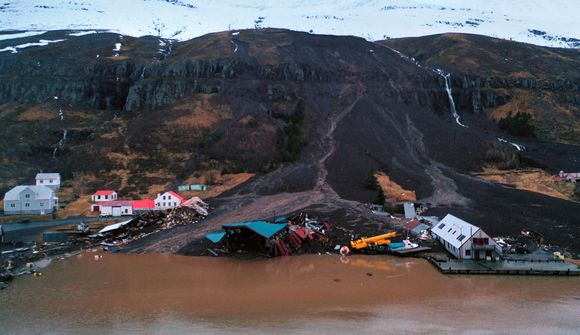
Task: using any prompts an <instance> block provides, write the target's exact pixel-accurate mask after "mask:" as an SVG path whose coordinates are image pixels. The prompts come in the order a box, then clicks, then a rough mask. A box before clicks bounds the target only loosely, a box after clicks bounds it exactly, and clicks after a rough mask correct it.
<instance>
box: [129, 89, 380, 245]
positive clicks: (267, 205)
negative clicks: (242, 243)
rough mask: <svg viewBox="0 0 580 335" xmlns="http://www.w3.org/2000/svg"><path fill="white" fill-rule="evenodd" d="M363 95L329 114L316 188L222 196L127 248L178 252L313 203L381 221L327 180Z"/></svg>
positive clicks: (256, 186)
mask: <svg viewBox="0 0 580 335" xmlns="http://www.w3.org/2000/svg"><path fill="white" fill-rule="evenodd" d="M341 96H342V94H341ZM363 96H364V93H363V91H362V90H361V89H360V87H359V88H358V89H357V94H356V98H355V100H354V102H352V103H351V104H349V105H348V106H346V107H345V108H343V109H342V110H340V111H339V112H338V113H335V114H334V115H332V116H331V117H330V119H329V122H328V123H327V127H328V128H327V129H326V131H325V136H324V148H323V150H322V151H321V152H320V154H319V157H320V158H318V159H317V160H316V162H317V163H316V164H315V167H316V169H317V170H318V171H317V172H318V173H317V180H316V183H315V186H314V188H313V189H311V190H308V191H304V192H293V193H290V192H282V193H278V194H274V195H259V194H257V193H256V192H255V191H254V192H251V193H249V194H240V192H238V193H237V194H234V195H231V196H227V197H223V198H219V203H220V205H219V206H218V207H217V208H216V209H215V210H214V211H213V213H211V214H210V216H209V217H208V218H207V219H205V220H204V221H202V222H200V223H198V224H196V225H191V226H187V227H177V228H175V229H173V230H170V231H167V232H164V233H162V234H157V235H156V236H150V237H146V238H144V239H142V240H139V241H137V242H135V243H133V244H130V245H128V246H127V248H126V249H125V250H126V251H128V252H172V253H176V252H179V251H180V250H181V249H183V248H184V247H186V246H187V245H188V244H189V243H190V242H191V241H192V240H194V239H199V238H202V237H203V235H204V234H206V233H208V232H210V231H214V230H217V229H220V227H221V225H222V224H224V223H228V222H238V221H247V220H255V219H262V218H268V217H274V216H278V215H284V214H287V213H292V212H298V211H301V210H303V209H305V208H308V207H310V206H314V205H316V206H317V211H319V212H331V211H335V210H338V209H343V210H346V211H347V212H348V213H352V214H356V215H357V216H358V217H360V218H361V219H363V220H366V221H368V222H371V224H372V223H376V224H379V225H380V224H382V223H380V222H375V220H376V218H373V217H372V216H371V215H370V212H369V211H368V210H366V207H365V205H364V204H362V203H359V202H355V201H350V200H345V199H342V198H340V196H339V195H338V194H337V192H336V191H335V190H334V189H333V188H332V186H331V185H330V184H329V183H328V181H327V176H328V170H327V168H326V163H327V162H328V160H329V159H330V157H332V155H333V154H334V153H335V152H336V148H337V143H336V140H335V139H334V132H335V130H336V129H337V127H338V125H339V124H340V122H341V121H342V120H343V119H344V117H345V116H346V115H348V114H349V113H351V112H352V111H353V109H355V107H356V105H357V104H358V102H359V101H360V100H361V99H362V98H363ZM339 98H340V97H339ZM301 164H303V163H301ZM298 165H300V164H298ZM286 169H289V170H291V169H292V166H290V167H286ZM284 173H288V171H287V170H285V168H281V169H278V170H276V171H273V172H272V173H270V174H268V175H265V176H261V177H258V179H257V180H254V181H251V183H253V185H251V186H252V189H254V190H257V189H259V188H260V186H262V185H264V184H266V183H268V182H270V181H271V179H273V177H272V175H273V176H274V177H277V175H279V174H284Z"/></svg>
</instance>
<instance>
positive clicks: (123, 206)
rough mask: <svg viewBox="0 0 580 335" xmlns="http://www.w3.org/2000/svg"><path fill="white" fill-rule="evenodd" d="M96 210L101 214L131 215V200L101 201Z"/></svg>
mask: <svg viewBox="0 0 580 335" xmlns="http://www.w3.org/2000/svg"><path fill="white" fill-rule="evenodd" d="M96 210H98V211H100V212H101V216H125V215H133V202H132V201H131V200H117V201H103V202H100V203H98V207H97V209H96Z"/></svg>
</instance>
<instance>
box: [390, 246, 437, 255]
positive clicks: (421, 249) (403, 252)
mask: <svg viewBox="0 0 580 335" xmlns="http://www.w3.org/2000/svg"><path fill="white" fill-rule="evenodd" d="M430 250H431V248H430V247H418V248H415V249H403V250H395V251H393V253H394V254H395V255H399V256H408V255H412V254H415V253H418V252H424V251H430Z"/></svg>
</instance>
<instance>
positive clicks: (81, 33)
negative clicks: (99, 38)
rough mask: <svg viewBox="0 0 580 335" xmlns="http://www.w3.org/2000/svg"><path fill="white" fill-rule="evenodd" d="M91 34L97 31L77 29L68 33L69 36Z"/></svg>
mask: <svg viewBox="0 0 580 335" xmlns="http://www.w3.org/2000/svg"><path fill="white" fill-rule="evenodd" d="M91 34H97V31H96V30H87V31H78V32H76V33H70V34H68V35H69V36H85V35H91Z"/></svg>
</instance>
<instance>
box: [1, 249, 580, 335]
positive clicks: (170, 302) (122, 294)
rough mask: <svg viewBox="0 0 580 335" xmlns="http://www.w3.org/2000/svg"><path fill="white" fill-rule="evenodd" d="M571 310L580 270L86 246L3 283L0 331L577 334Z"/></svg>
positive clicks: (576, 302)
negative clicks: (559, 273)
mask: <svg viewBox="0 0 580 335" xmlns="http://www.w3.org/2000/svg"><path fill="white" fill-rule="evenodd" d="M97 254H98V255H102V256H103V257H102V258H99V257H96V258H95V257H94V256H95V255H97ZM579 312H580V280H579V279H578V278H564V277H559V278H556V277H510V276H445V275H442V274H440V273H439V272H437V271H436V270H435V269H434V268H432V266H431V265H429V264H428V263H427V262H425V261H423V260H420V259H410V258H409V259H401V258H393V257H388V256H366V257H365V256H353V257H349V258H340V257H338V256H335V255H308V256H297V257H279V258H275V259H261V260H239V259H229V258H206V257H184V256H176V255H164V254H154V255H149V254H147V255H120V254H107V253H103V252H101V251H98V252H96V253H93V252H89V251H85V252H83V253H81V254H79V255H77V256H74V257H71V258H69V259H65V260H56V261H54V262H53V263H52V264H51V266H50V267H49V268H47V269H46V270H45V272H44V273H43V275H42V276H40V277H33V276H27V277H20V278H18V279H17V280H16V281H15V282H14V283H12V284H11V286H10V287H9V288H8V289H6V290H4V291H0V333H1V334H136V333H139V334H207V333H226V334H260V333H279V334H297V333H298V334H327V333H328V334H352V333H357V332H360V331H364V332H366V333H371V334H388V333H401V332H406V333H412V334H416V333H419V334H433V333H441V334H447V333H474V334H481V333H516V334H577V331H578V329H580V318H579V317H578V316H579V315H580V313H579Z"/></svg>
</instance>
